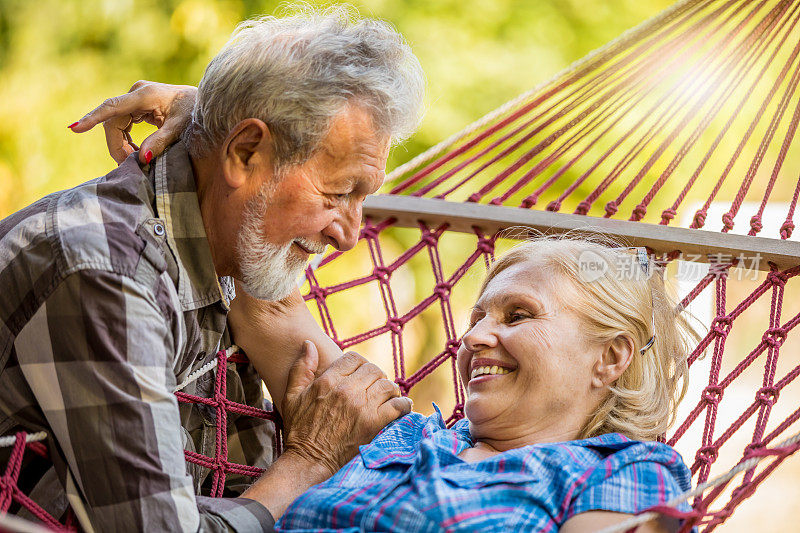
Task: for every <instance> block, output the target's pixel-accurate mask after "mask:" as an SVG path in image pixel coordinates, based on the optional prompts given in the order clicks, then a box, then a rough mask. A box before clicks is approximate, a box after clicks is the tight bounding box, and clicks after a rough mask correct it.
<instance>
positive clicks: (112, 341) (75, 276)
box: [0, 142, 274, 531]
mask: <svg viewBox="0 0 800 533" xmlns="http://www.w3.org/2000/svg"><path fill="white" fill-rule="evenodd" d="M0 291H1V292H2V294H1V295H0V436H2V435H9V434H13V433H14V432H15V431H20V430H24V431H28V432H34V431H41V430H44V431H46V432H47V433H48V441H47V444H48V448H49V450H50V453H51V456H52V460H53V466H52V467H50V468H49V469H48V467H46V466H42V465H37V464H26V465H25V467H24V468H25V470H24V471H23V474H22V476H21V483H22V484H25V485H27V487H25V488H27V489H28V490H29V494H31V495H32V497H33V499H34V500H35V501H37V502H39V503H41V504H42V505H43V506H44V507H45V509H47V510H48V511H49V512H51V514H53V515H54V516H56V517H58V516H60V515H61V514H62V513H63V512H64V511H65V509H66V506H67V501H69V503H70V504H71V505H72V507H73V508H74V509H76V513H77V516H78V518H79V519H80V520H81V525H82V526H83V527H84V528H85V529H95V530H98V531H133V530H137V531H139V530H145V529H146V530H148V531H162V530H164V531H179V530H182V531H197V530H203V531H218V530H222V531H227V530H231V529H232V530H235V531H260V530H262V529H269V528H270V526H271V524H272V519H271V517H270V516H269V513H268V512H267V510H266V509H265V508H264V507H263V506H261V505H260V504H259V503H257V502H254V501H251V500H247V499H236V498H229V499H225V498H220V499H212V498H205V497H203V496H199V495H200V494H202V493H203V492H204V488H205V486H207V485H208V482H210V477H211V476H209V471H208V470H207V469H205V468H203V467H200V466H197V465H194V464H187V463H186V461H185V460H184V454H183V450H184V449H187V450H192V451H196V452H199V453H203V454H205V455H212V456H213V454H214V436H215V431H216V416H215V413H214V410H213V409H212V408H208V407H206V406H204V405H189V404H181V405H178V403H177V402H176V400H175V396H174V395H173V390H174V389H175V387H176V386H177V384H178V383H180V382H181V381H182V380H183V379H184V378H185V377H186V376H187V375H189V374H190V373H191V372H192V371H194V370H197V369H198V368H200V367H201V366H203V365H204V364H205V363H207V362H209V361H210V360H212V359H213V358H214V357H215V354H216V352H217V351H218V350H219V349H220V348H224V347H226V346H227V345H228V344H229V343H230V339H228V333H227V330H226V316H227V312H228V304H229V302H230V300H231V298H232V297H233V296H234V294H233V284H232V283H231V280H230V279H229V278H218V277H217V275H216V273H215V271H214V266H213V264H212V261H211V251H210V249H209V245H208V241H207V239H206V234H205V230H204V228H203V223H202V220H201V217H200V208H199V204H198V199H197V191H196V186H195V180H194V176H193V174H192V169H191V164H190V161H189V157H188V154H187V152H186V147H185V146H184V145H183V143H181V142H179V143H177V144H175V145H173V146H172V147H171V148H170V149H169V150H168V151H167V152H166V153H165V154H164V155H163V156H162V157H159V158H158V159H157V160H156V161H155V162H154V163H152V164H151V165H149V168H148V167H144V170H143V169H142V168H140V167H139V165H138V163H137V160H136V158H135V156H131V157H129V158H128V159H127V160H126V161H125V162H124V163H123V164H122V165H121V166H120V167H119V168H117V169H116V170H114V171H113V172H111V173H109V174H108V175H106V176H104V177H101V178H98V179H95V180H92V181H89V182H87V183H84V184H83V185H80V186H78V187H76V188H74V189H70V190H67V191H62V192H58V193H54V194H52V195H50V196H47V197H45V198H43V199H41V200H39V201H38V202H36V203H34V204H32V205H30V206H28V207H26V208H25V209H23V210H21V211H19V212H17V213H14V214H13V215H11V216H9V217H8V218H6V219H5V220H3V221H1V222H0ZM227 375H228V382H227V388H228V397H229V398H230V399H232V400H234V401H237V402H241V403H246V404H249V405H252V406H255V407H260V408H263V407H264V398H263V395H262V392H261V382H260V380H259V378H258V376H257V374H256V373H255V371H254V369H253V368H252V366H251V365H250V364H233V363H231V364H229V366H228V373H227ZM213 381H214V377H213V373H208V374H206V375H204V376H203V377H201V378H200V379H199V380H197V381H195V382H193V383H192V384H190V385H189V386H188V387H187V388H186V389H184V391H185V392H187V393H190V394H197V395H200V396H209V397H210V396H211V395H212V394H213V389H212V387H213ZM227 429H228V453H229V460H231V461H234V462H237V463H242V464H248V465H253V466H259V467H266V466H267V465H268V464H269V463H270V462H271V460H272V455H273V450H272V436H273V434H274V428H273V426H272V424H271V423H270V422H267V421H263V420H257V419H253V418H250V417H237V416H236V415H235V414H234V413H231V414H230V415H229V418H228V428H227ZM3 453H6V454H7V453H8V449H0V464H2V463H3V459H4V457H3ZM249 481H250V480H249V479H247V478H237V477H236V476H233V475H229V476H228V483H227V486H226V493H227V494H229V495H230V496H234V497H235V496H237V495H239V494H240V493H241V492H242V491H243V490H244V488H245V487H246V486H247V483H248V482H249Z"/></svg>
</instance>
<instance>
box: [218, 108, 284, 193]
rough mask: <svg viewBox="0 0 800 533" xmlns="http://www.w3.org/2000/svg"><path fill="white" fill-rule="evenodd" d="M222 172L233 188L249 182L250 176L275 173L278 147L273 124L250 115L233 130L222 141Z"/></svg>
mask: <svg viewBox="0 0 800 533" xmlns="http://www.w3.org/2000/svg"><path fill="white" fill-rule="evenodd" d="M221 155H222V172H223V175H224V177H225V182H226V183H227V184H228V186H229V187H231V188H232V189H238V188H239V187H241V186H243V185H245V183H247V180H248V178H250V177H251V176H253V175H255V174H259V175H260V174H263V173H264V172H267V173H272V169H273V163H274V151H273V145H272V134H271V133H270V131H269V127H268V126H267V125H266V124H265V123H264V122H263V121H261V120H259V119H257V118H248V119H245V120H243V121H241V122H240V123H238V124H237V125H236V126H234V128H233V129H232V130H231V132H230V134H229V135H228V137H227V138H226V139H225V142H224V143H223V144H222V154H221Z"/></svg>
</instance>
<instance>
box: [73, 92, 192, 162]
mask: <svg viewBox="0 0 800 533" xmlns="http://www.w3.org/2000/svg"><path fill="white" fill-rule="evenodd" d="M196 99H197V87H192V86H191V85H168V84H165V83H156V82H152V81H143V80H140V81H137V82H136V83H134V84H133V86H132V87H131V89H130V91H128V93H127V94H123V95H121V96H114V97H112V98H109V99H107V100H106V101H105V102H103V103H102V104H100V105H99V106H97V107H96V108H94V109H93V110H92V111H90V112H89V113H87V114H86V115H84V117H83V118H81V119H80V120H79V121H78V122H75V123H74V124H71V125H70V126H69V127H70V129H71V130H72V131H74V132H75V133H83V132H85V131H89V130H90V129H92V128H93V127H95V126H96V125H97V124H99V123H101V122H102V123H103V127H104V128H105V131H106V144H107V145H108V153H109V154H111V157H113V158H114V161H116V162H117V164H120V163H122V162H123V161H125V158H127V157H128V156H129V155H130V154H132V153H133V152H135V151H136V150H139V161H140V162H141V163H143V164H147V163H149V162H150V161H151V160H152V159H153V157H155V156H157V155H159V154H161V153H162V152H163V151H164V150H165V149H166V147H167V146H169V145H170V144H172V143H173V142H175V141H176V140H177V139H178V137H180V135H181V133H183V130H185V129H186V127H187V126H188V125H189V121H190V120H191V118H192V109H193V108H194V103H195V100H196ZM139 122H147V123H148V124H152V125H153V126H155V127H157V128H158V130H157V131H156V132H154V133H153V134H152V135H150V136H149V137H147V138H146V139H145V140H144V141H142V144H141V146H136V144H135V143H134V142H133V139H132V138H131V135H130V131H131V127H132V126H133V125H134V124H137V123H139Z"/></svg>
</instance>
